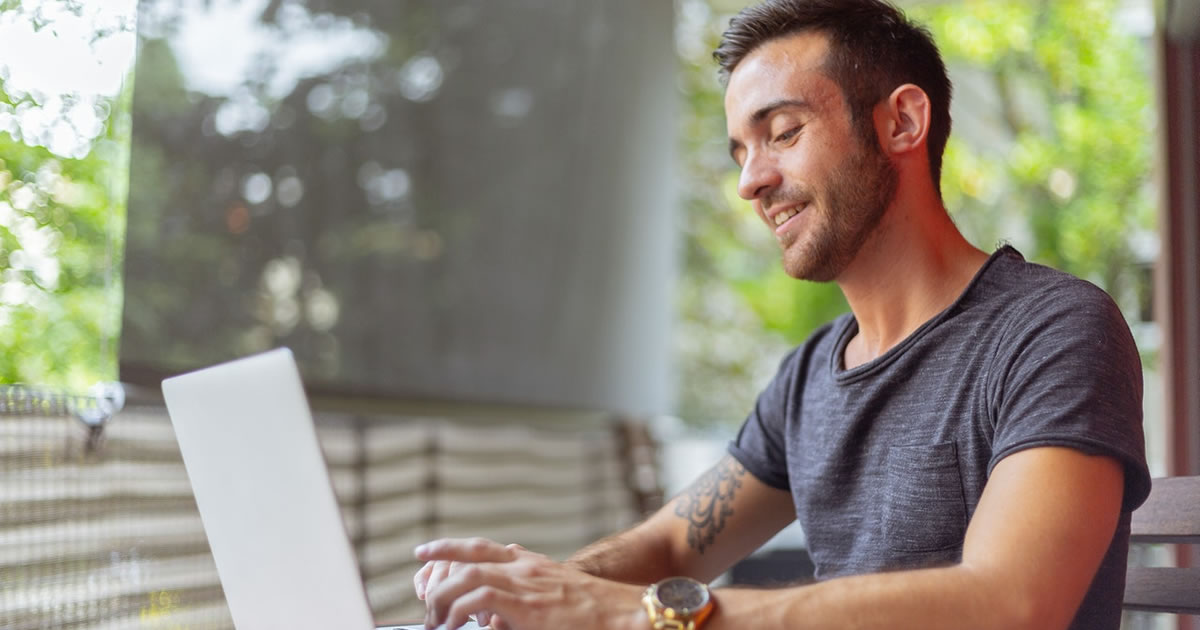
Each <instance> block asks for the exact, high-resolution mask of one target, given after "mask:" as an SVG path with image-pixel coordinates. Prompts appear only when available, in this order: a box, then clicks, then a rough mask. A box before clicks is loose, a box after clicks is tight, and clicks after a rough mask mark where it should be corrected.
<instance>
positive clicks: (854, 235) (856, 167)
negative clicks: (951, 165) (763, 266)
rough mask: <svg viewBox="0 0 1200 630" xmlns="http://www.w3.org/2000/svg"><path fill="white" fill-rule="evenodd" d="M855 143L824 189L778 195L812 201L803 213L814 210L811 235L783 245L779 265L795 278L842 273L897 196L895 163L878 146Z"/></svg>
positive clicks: (823, 279)
mask: <svg viewBox="0 0 1200 630" xmlns="http://www.w3.org/2000/svg"><path fill="white" fill-rule="evenodd" d="M857 144H858V146H857V150H855V151H854V153H852V154H850V155H847V156H846V157H844V158H843V159H842V162H841V163H840V164H838V166H837V167H836V168H835V169H834V171H833V173H832V175H831V176H830V178H829V183H828V185H827V186H826V187H825V190H824V191H817V194H816V195H815V196H814V195H811V194H805V193H804V192H803V191H801V190H794V189H788V190H786V191H784V192H783V193H782V194H780V195H779V198H780V199H781V200H783V199H786V200H797V199H811V200H813V203H811V204H810V207H809V208H808V209H807V210H806V211H809V210H811V211H813V212H814V213H816V216H815V217H813V219H814V220H813V221H811V223H812V226H811V228H810V233H809V234H806V235H801V236H800V238H796V237H794V236H789V237H787V239H786V240H784V241H783V242H782V243H781V245H782V246H783V269H784V271H786V272H787V274H788V275H790V276H792V277H793V278H798V279H800V280H810V281H812V282H829V281H832V280H834V279H836V278H837V277H838V276H840V275H841V273H842V272H843V271H845V269H846V267H848V266H850V263H851V262H853V261H854V259H855V257H857V256H858V252H859V250H861V249H862V247H863V244H865V243H866V242H867V240H868V239H869V238H870V237H871V235H872V234H873V233H874V232H875V230H876V228H878V227H879V223H880V222H881V221H882V220H883V215H884V214H885V213H886V212H887V208H888V206H889V205H890V204H891V202H892V199H893V197H895V195H896V186H897V184H898V180H899V174H898V173H897V172H896V167H895V166H894V165H893V164H892V163H891V162H890V161H889V160H888V159H887V156H885V155H884V154H883V152H882V151H881V150H880V149H879V148H878V146H871V145H866V146H864V145H863V144H861V143H857ZM822 192H823V193H824V194H821V193H822ZM776 203H778V202H776Z"/></svg>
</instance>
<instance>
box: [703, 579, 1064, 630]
mask: <svg viewBox="0 0 1200 630" xmlns="http://www.w3.org/2000/svg"><path fill="white" fill-rule="evenodd" d="M1059 595H1062V594H1058V593H1036V594H1035V593H1027V592H1024V591H1023V590H1022V589H1021V588H1020V586H1019V584H1018V583H1017V582H1016V581H1013V580H1008V581H1006V580H1004V579H1002V578H1000V577H999V576H996V575H991V574H988V573H986V572H981V571H973V570H972V569H970V568H968V567H966V566H962V565H960V566H955V567H946V568H938V569H922V570H916V571H903V572H896V573H880V574H872V575H862V576H854V577H848V578H841V579H835V580H830V581H827V582H822V583H818V584H814V585H810V586H801V587H793V588H787V589H780V590H774V591H762V590H741V589H720V590H718V591H717V592H716V600H717V612H716V614H715V616H714V618H713V620H712V624H711V625H710V626H709V628H711V630H741V629H743V628H747V627H749V628H762V629H764V630H768V629H772V628H781V629H782V628H788V629H803V628H821V629H825V628H836V629H839V630H840V629H846V630H875V629H880V630H884V629H887V630H906V629H909V628H911V629H913V630H940V629H946V630H952V629H953V630H960V629H961V628H972V629H973V630H992V629H995V630H1022V629H1026V628H1029V629H1033V628H1037V629H1038V630H1054V629H1056V628H1066V626H1067V625H1068V623H1069V622H1070V616H1069V615H1068V616H1066V618H1063V617H1064V615H1063V613H1062V610H1063V607H1062V606H1043V605H1041V604H1040V603H1039V602H1048V601H1051V599H1052V598H1054V597H1057V596H1059ZM1072 610H1073V609H1072Z"/></svg>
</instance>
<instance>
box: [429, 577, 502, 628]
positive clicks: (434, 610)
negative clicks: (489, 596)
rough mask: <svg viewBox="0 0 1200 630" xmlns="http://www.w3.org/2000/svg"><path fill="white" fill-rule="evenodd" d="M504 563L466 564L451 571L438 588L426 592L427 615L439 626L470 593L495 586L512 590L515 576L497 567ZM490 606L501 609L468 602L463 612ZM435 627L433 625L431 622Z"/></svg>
mask: <svg viewBox="0 0 1200 630" xmlns="http://www.w3.org/2000/svg"><path fill="white" fill-rule="evenodd" d="M500 566H505V565H494V564H464V565H461V566H460V568H458V569H457V570H455V571H454V572H452V573H451V575H450V576H449V577H447V578H446V580H445V581H444V582H442V583H441V585H440V586H438V588H437V589H435V590H431V591H429V592H428V593H427V594H426V596H425V610H426V613H427V615H426V617H427V619H429V620H431V621H432V622H433V625H434V626H436V625H437V624H439V623H442V622H444V621H445V620H446V617H447V615H449V612H450V608H451V607H452V606H456V605H458V604H459V602H460V600H461V599H462V598H463V596H464V595H466V594H467V593H471V592H474V591H475V590H477V589H479V588H482V587H485V586H486V587H492V588H494V589H500V590H505V591H511V590H512V578H510V577H509V576H508V574H507V573H505V572H504V571H503V570H500V569H499V568H498V567H500ZM484 609H486V610H490V611H492V612H493V613H500V612H502V611H499V610H497V609H495V608H492V607H490V606H468V607H467V608H465V609H464V611H463V613H462V614H463V615H469V614H471V612H473V611H477V610H484ZM431 627H432V626H431Z"/></svg>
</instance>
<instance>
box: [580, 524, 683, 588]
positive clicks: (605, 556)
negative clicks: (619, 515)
mask: <svg viewBox="0 0 1200 630" xmlns="http://www.w3.org/2000/svg"><path fill="white" fill-rule="evenodd" d="M566 564H567V565H568V566H570V567H573V568H576V569H579V570H580V571H583V572H584V573H588V574H591V575H594V576H596V577H602V578H605V579H609V580H616V581H618V582H625V583H627V584H651V583H653V582H657V581H658V580H661V579H663V578H666V577H669V576H672V575H678V574H679V572H680V571H679V567H677V566H676V565H675V562H674V561H673V559H672V554H671V549H670V545H668V544H665V543H663V542H662V541H660V540H657V538H656V537H655V536H654V534H652V533H649V532H647V531H645V529H644V528H638V527H634V528H632V529H628V530H626V531H623V532H620V533H618V534H613V535H612V536H609V537H607V538H603V539H601V540H598V541H596V542H594V543H592V544H590V545H588V546H587V547H584V548H583V549H580V550H579V551H577V552H575V553H574V554H573V555H572V556H571V557H570V558H568V559H567V562H566Z"/></svg>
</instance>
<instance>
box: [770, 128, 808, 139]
mask: <svg viewBox="0 0 1200 630" xmlns="http://www.w3.org/2000/svg"><path fill="white" fill-rule="evenodd" d="M803 128H804V126H803V125H797V126H795V127H792V128H791V129H788V130H787V131H785V132H783V133H781V134H779V135H778V136H775V142H787V141H788V140H791V139H792V138H794V137H796V134H798V133H800V130H801V129H803Z"/></svg>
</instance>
